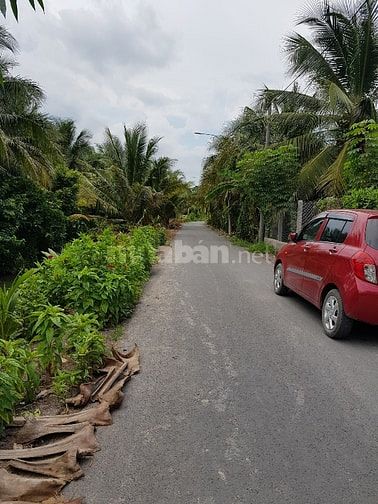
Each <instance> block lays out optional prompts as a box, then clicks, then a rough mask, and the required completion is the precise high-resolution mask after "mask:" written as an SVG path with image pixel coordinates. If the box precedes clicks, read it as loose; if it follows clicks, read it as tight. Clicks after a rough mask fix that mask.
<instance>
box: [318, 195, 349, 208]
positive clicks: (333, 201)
mask: <svg viewBox="0 0 378 504" xmlns="http://www.w3.org/2000/svg"><path fill="white" fill-rule="evenodd" d="M342 206H343V203H342V201H341V200H340V198H336V197H335V196H329V197H327V198H322V199H320V200H318V201H317V202H316V209H317V211H318V212H324V211H326V210H334V209H336V208H341V207H342Z"/></svg>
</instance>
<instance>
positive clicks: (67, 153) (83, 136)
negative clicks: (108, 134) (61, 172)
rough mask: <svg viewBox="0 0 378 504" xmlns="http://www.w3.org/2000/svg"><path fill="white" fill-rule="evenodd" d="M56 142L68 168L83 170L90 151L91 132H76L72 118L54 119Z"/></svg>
mask: <svg viewBox="0 0 378 504" xmlns="http://www.w3.org/2000/svg"><path fill="white" fill-rule="evenodd" d="M56 128H57V133H58V144H59V147H60V151H61V153H62V155H63V157H64V159H65V162H66V164H67V166H68V168H70V169H73V170H78V171H83V170H84V169H85V168H87V167H88V166H87V158H88V156H89V155H90V153H91V149H92V147H91V140H92V133H90V132H89V131H88V130H85V129H84V130H82V131H80V132H79V134H76V130H77V128H76V125H75V122H74V121H73V120H72V119H58V120H57V121H56Z"/></svg>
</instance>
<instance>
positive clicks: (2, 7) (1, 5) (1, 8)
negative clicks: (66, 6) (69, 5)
mask: <svg viewBox="0 0 378 504" xmlns="http://www.w3.org/2000/svg"><path fill="white" fill-rule="evenodd" d="M28 1H29V3H30V5H31V6H32V8H33V9H34V10H36V1H37V3H38V4H39V6H40V7H41V9H42V10H45V7H44V4H43V0H28ZM9 3H10V7H11V9H12V12H13V15H14V17H15V18H16V19H17V20H18V2H17V0H10V2H9ZM7 10H8V7H7V0H1V1H0V12H1V14H2V15H3V16H4V17H5V16H6V14H7Z"/></svg>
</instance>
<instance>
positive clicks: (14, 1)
mask: <svg viewBox="0 0 378 504" xmlns="http://www.w3.org/2000/svg"><path fill="white" fill-rule="evenodd" d="M10 4H11V7H12V11H13V15H14V17H15V18H16V21H18V7H17V0H10Z"/></svg>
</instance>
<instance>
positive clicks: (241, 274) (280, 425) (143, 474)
mask: <svg viewBox="0 0 378 504" xmlns="http://www.w3.org/2000/svg"><path fill="white" fill-rule="evenodd" d="M179 240H181V241H182V242H183V244H184V245H189V246H191V247H194V246H196V245H198V244H199V243H201V245H205V246H207V247H210V246H211V245H215V246H222V245H224V246H229V243H228V241H227V240H226V239H224V238H222V237H220V236H218V235H217V233H215V232H214V231H212V230H210V229H209V228H208V227H206V226H205V225H204V224H202V223H193V224H186V225H184V227H183V228H182V230H180V231H179V233H178V234H177V235H176V241H179ZM230 250H231V255H230V260H229V262H228V263H226V264H225V263H219V264H193V262H189V263H185V264H159V265H157V266H156V267H155V269H154V273H153V276H152V279H151V281H150V282H149V284H148V286H147V287H146V291H145V294H144V296H143V299H142V301H141V303H140V305H139V306H138V308H137V310H136V313H135V315H134V316H133V318H132V319H131V321H130V322H129V323H128V324H127V327H126V340H125V342H126V344H127V346H130V345H131V344H132V343H133V342H134V341H135V342H137V343H138V345H139V346H140V348H141V353H142V372H141V374H140V375H139V376H137V377H135V378H134V379H133V380H132V382H131V383H130V384H129V385H128V387H127V389H126V401H125V402H124V405H123V406H122V408H121V409H120V410H119V411H118V412H117V413H116V414H115V415H114V425H113V426H112V427H110V428H106V429H99V437H100V442H101V446H102V451H101V452H100V453H99V454H97V455H96V457H95V458H94V460H93V462H91V466H90V467H88V468H87V470H86V476H85V478H83V479H82V480H79V481H78V482H76V483H74V484H72V485H70V486H69V488H68V490H67V492H66V493H67V494H69V495H73V496H79V495H84V496H86V502H87V503H88V504H120V503H130V504H131V503H132V504H276V503H277V504H377V503H378V477H377V476H378V475H377V467H378V463H377V462H378V460H377V459H378V456H377V455H378V450H377V430H378V429H377V427H378V421H377V419H378V415H377V413H378V386H377V385H378V365H377V363H378V335H377V334H376V331H375V330H374V329H373V328H367V327H365V326H357V328H356V330H355V331H354V333H353V335H352V337H351V338H350V339H349V340H347V341H343V342H337V341H333V340H330V339H328V338H327V337H326V336H325V335H323V333H322V328H321V320H320V315H319V312H318V311H317V310H316V309H315V308H313V307H312V306H310V305H309V304H307V303H306V302H305V301H302V300H301V299H299V298H298V297H296V296H289V297H287V298H279V297H277V296H275V295H274V293H273V289H272V265H270V264H266V263H265V262H264V261H263V263H262V264H247V263H246V261H244V262H243V263H242V264H239V254H240V252H241V249H239V248H238V247H234V246H231V247H230Z"/></svg>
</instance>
